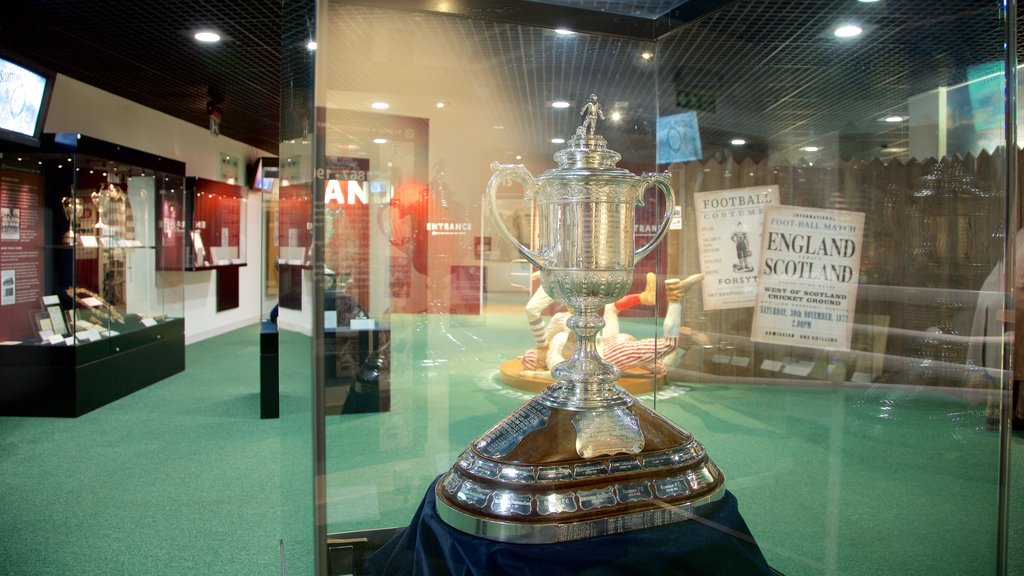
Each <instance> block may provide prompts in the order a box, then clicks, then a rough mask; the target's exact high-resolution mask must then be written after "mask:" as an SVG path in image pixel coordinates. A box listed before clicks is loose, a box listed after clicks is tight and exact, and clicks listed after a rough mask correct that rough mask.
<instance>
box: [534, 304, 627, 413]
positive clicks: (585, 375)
mask: <svg viewBox="0 0 1024 576" xmlns="http://www.w3.org/2000/svg"><path fill="white" fill-rule="evenodd" d="M577 310H578V312H576V313H575V314H573V316H572V317H570V318H569V320H567V321H566V323H565V325H566V326H568V327H569V328H570V329H571V330H572V331H573V334H575V336H576V350H575V351H574V352H573V354H572V356H571V357H569V359H567V360H566V361H564V362H561V363H559V364H558V365H557V366H555V367H554V368H553V369H552V370H551V375H552V376H554V377H555V383H554V384H553V385H551V386H549V387H548V388H547V389H546V390H545V391H544V393H543V394H541V396H540V401H541V402H542V403H544V404H545V405H547V406H550V407H552V408H561V409H564V410H613V409H615V408H619V407H622V406H628V405H630V404H632V403H633V399H632V396H630V395H629V393H628V392H626V391H625V390H623V389H622V388H621V387H619V386H617V385H616V384H615V383H616V382H618V380H619V376H620V375H621V372H620V371H619V369H618V368H617V367H616V366H615V365H613V364H610V363H608V362H605V361H604V359H603V358H601V355H600V354H598V353H597V334H598V333H599V332H600V331H601V329H602V328H604V318H602V317H601V316H600V315H598V313H597V310H598V309H597V308H596V307H594V306H590V305H586V306H581V307H579V308H578V309H577Z"/></svg>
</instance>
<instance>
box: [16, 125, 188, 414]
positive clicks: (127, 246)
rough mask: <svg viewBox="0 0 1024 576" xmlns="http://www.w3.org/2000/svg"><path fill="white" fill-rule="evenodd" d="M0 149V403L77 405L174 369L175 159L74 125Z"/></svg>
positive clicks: (179, 254) (179, 324)
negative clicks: (26, 144)
mask: <svg viewBox="0 0 1024 576" xmlns="http://www.w3.org/2000/svg"><path fill="white" fill-rule="evenodd" d="M0 154H2V157H0V162H2V165H0V177H2V180H0V184H2V187H0V208H2V210H3V214H4V228H3V239H2V241H0V242H2V251H0V255H2V256H0V258H2V263H0V269H2V274H3V282H4V297H3V302H2V306H3V312H4V314H3V315H4V321H3V323H2V327H0V341H2V343H3V346H0V373H2V374H3V380H4V382H5V385H4V386H3V390H2V392H0V412H2V413H3V414H5V415H50V416H78V415H81V414H83V413H85V412H88V411H89V410H92V409H95V408H97V407H99V406H102V405H103V404H106V403H108V402H111V401H113V400H116V399H117V398H119V397H121V396H124V395H126V394H129V393H131V392H133V391H135V390H138V389H139V388H142V387H144V386H146V385H148V384H151V383H153V382H155V381H157V380H160V379H162V378H164V377H166V376H168V375H170V374H173V373H175V372H179V371H181V370H183V369H184V320H183V318H182V311H183V307H184V304H183V284H182V276H181V274H182V266H183V246H184V241H183V237H184V233H185V229H184V225H183V224H184V223H183V220H182V214H183V208H184V205H183V199H184V196H185V188H184V184H185V182H184V164H183V163H181V162H178V161H174V160H169V159H166V158H161V157H158V156H154V155H150V154H147V153H144V152H140V151H137V150H132V149H129V148H126V147H123V146H118V145H116V144H111V143H108V142H103V141H101V140H96V139H93V138H89V137H87V136H82V135H79V134H49V135H45V136H44V138H43V142H42V145H41V146H40V147H38V148H18V147H15V146H13V145H4V146H3V151H2V153H0ZM113 374H118V375H119V376H118V377H117V378H113V377H112V375H113Z"/></svg>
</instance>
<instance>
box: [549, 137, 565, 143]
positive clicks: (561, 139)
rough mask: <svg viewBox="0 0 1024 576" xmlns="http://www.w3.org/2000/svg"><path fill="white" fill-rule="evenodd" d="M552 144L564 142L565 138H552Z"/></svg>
mask: <svg viewBox="0 0 1024 576" xmlns="http://www.w3.org/2000/svg"><path fill="white" fill-rule="evenodd" d="M551 143H552V144H565V138H552V139H551Z"/></svg>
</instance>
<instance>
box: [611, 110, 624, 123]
mask: <svg viewBox="0 0 1024 576" xmlns="http://www.w3.org/2000/svg"><path fill="white" fill-rule="evenodd" d="M619 120H622V113H621V112H612V122H618V121H619Z"/></svg>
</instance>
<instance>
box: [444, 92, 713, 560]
mask: <svg viewBox="0 0 1024 576" xmlns="http://www.w3.org/2000/svg"><path fill="white" fill-rule="evenodd" d="M582 112H583V113H585V114H586V119H585V120H584V122H583V125H581V126H580V127H579V128H578V129H577V130H576V134H575V136H574V137H573V138H572V139H571V140H570V141H569V145H568V147H567V148H565V149H563V150H560V151H558V152H556V153H555V155H554V159H555V161H557V162H558V168H557V169H553V170H548V171H547V172H545V173H544V174H542V175H541V176H539V177H537V178H534V177H533V176H532V175H531V174H530V173H529V172H528V171H527V170H526V168H525V167H523V166H522V165H503V164H497V163H494V164H492V165H491V169H492V170H493V175H492V177H491V180H490V182H489V183H488V187H487V195H488V200H489V202H490V205H491V206H490V207H491V212H492V216H494V217H495V218H494V219H495V221H496V223H497V226H498V229H499V230H500V232H501V233H502V234H503V235H504V236H505V237H506V238H507V239H508V240H509V242H512V243H513V244H514V245H515V246H516V248H517V249H518V250H519V253H520V254H522V255H523V257H524V258H526V259H527V260H529V261H530V262H531V263H532V264H533V265H534V266H536V267H537V268H538V269H539V270H540V280H541V286H542V287H543V288H544V290H545V291H546V292H547V293H548V294H549V295H550V296H551V297H553V298H555V299H556V300H559V301H561V302H563V303H565V304H566V305H568V306H569V307H570V308H572V310H573V313H574V315H573V316H572V317H571V318H570V319H569V320H568V322H567V325H568V327H569V328H570V329H571V330H572V331H573V332H574V333H575V336H576V340H577V346H576V349H575V351H574V353H573V355H572V356H571V357H570V358H569V359H568V360H566V361H564V362H562V363H560V364H558V365H557V366H555V367H554V369H552V371H551V372H552V376H553V377H554V378H555V380H556V381H555V383H554V384H552V385H551V386H549V387H548V388H547V389H545V390H544V391H543V392H542V393H541V394H539V395H538V396H537V397H535V398H534V399H532V400H530V401H529V402H527V403H526V404H524V405H523V406H522V407H520V408H519V409H517V410H516V411H515V412H513V413H512V414H510V415H509V416H508V417H506V418H505V419H504V420H502V421H501V422H499V423H498V424H497V425H495V426H494V427H493V428H491V429H490V430H489V431H488V432H486V433H485V434H484V435H483V436H481V437H480V438H478V439H477V440H475V441H474V442H473V443H471V444H470V446H469V447H468V448H467V449H466V450H465V451H464V452H463V453H462V454H461V455H460V456H459V458H458V460H457V461H456V463H455V465H454V466H453V467H452V468H451V469H450V470H449V471H448V473H447V474H445V476H444V477H443V479H442V480H441V482H439V483H438V485H437V489H436V495H437V510H438V514H439V516H440V517H441V518H442V519H443V520H444V521H445V522H447V523H448V524H450V525H452V526H454V527H456V528H458V529H460V530H463V531H465V532H468V533H471V534H476V535H479V536H483V537H487V538H491V539H495V540H502V541H509V542H521V543H550V542H561V541H568V540H577V539H581V538H587V537H591V536H599V535H603V534H609V533H617V532H623V531H626V530H632V529H639V528H646V527H650V526H655V525H659V524H665V523H669V522H676V521H680V520H686V519H688V518H691V517H693V515H695V514H698V513H699V512H700V510H701V509H700V507H701V506H706V505H711V504H712V503H713V502H715V501H717V500H718V499H719V498H720V497H721V496H722V495H724V490H723V483H724V477H723V475H722V473H721V471H720V470H719V469H718V468H717V467H716V466H715V465H714V463H712V462H711V460H710V459H709V458H708V456H707V454H706V453H705V451H704V447H703V446H702V445H701V444H700V442H698V441H697V440H696V439H695V438H694V437H693V436H692V435H691V434H690V433H689V432H687V431H686V430H683V429H682V428H680V427H679V426H677V425H675V424H674V423H672V422H670V421H668V420H667V419H665V418H663V417H661V416H659V415H658V414H657V413H656V412H654V411H652V410H651V409H649V408H647V407H646V406H644V405H643V404H641V403H640V402H638V401H636V400H635V399H634V398H633V396H632V395H630V394H629V393H628V392H627V391H626V390H624V389H623V388H621V387H620V386H618V385H617V384H616V381H617V380H618V378H619V369H618V368H616V367H615V366H614V365H612V364H610V363H608V362H606V361H604V360H603V359H602V358H601V357H600V355H599V354H598V353H597V347H596V336H597V334H598V332H599V331H600V330H601V328H602V327H603V326H604V320H603V319H602V317H601V316H600V315H599V314H598V312H599V311H600V310H602V309H603V307H604V306H605V304H608V303H611V302H614V301H616V300H617V299H619V298H621V297H622V296H624V295H625V294H626V293H627V291H628V290H629V288H630V286H631V284H632V283H633V268H634V266H635V264H636V262H637V260H639V259H641V258H643V257H644V256H645V255H647V254H648V253H649V252H650V251H651V250H652V249H653V248H654V247H655V246H656V245H657V244H658V242H659V241H661V239H662V237H663V236H664V235H665V233H666V232H667V230H668V226H669V223H670V221H671V215H672V207H673V205H674V201H673V193H672V187H671V185H670V182H669V174H668V173H667V172H665V173H659V174H648V173H644V174H643V175H641V176H636V175H634V174H632V173H631V172H629V171H627V170H624V169H621V168H617V167H616V166H615V164H616V163H617V162H618V161H619V159H620V158H621V156H620V155H619V154H618V153H617V152H615V151H613V150H610V149H609V148H607V146H606V142H605V139H604V138H602V137H601V136H599V135H595V134H594V128H595V125H596V121H597V117H598V116H599V115H600V106H599V104H598V103H597V98H596V97H594V96H591V98H590V101H589V102H588V103H587V105H586V106H584V109H583V111H582ZM509 182H518V183H520V184H521V185H522V187H523V188H524V189H525V192H526V198H527V199H531V198H534V197H536V199H537V203H538V206H539V216H538V220H539V229H540V234H539V247H538V249H537V250H531V249H530V248H528V247H526V246H523V245H522V244H520V243H519V242H518V241H516V239H515V237H514V236H513V235H512V234H511V233H510V232H509V230H508V229H507V228H506V226H505V225H504V223H503V222H502V221H501V219H500V218H498V217H497V214H496V209H495V203H496V202H495V200H496V193H497V189H498V188H499V186H501V185H503V184H506V183H509ZM650 188H657V189H658V190H660V191H661V192H662V193H663V194H664V197H665V200H666V209H665V215H664V217H663V218H662V221H661V225H660V227H659V229H658V231H657V233H656V234H655V235H654V237H653V238H652V239H651V240H650V241H649V242H648V243H647V244H645V245H644V246H643V247H641V248H639V249H635V247H634V241H633V222H634V209H635V207H636V206H638V205H642V204H643V196H644V192H645V191H646V190H648V189H650Z"/></svg>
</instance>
